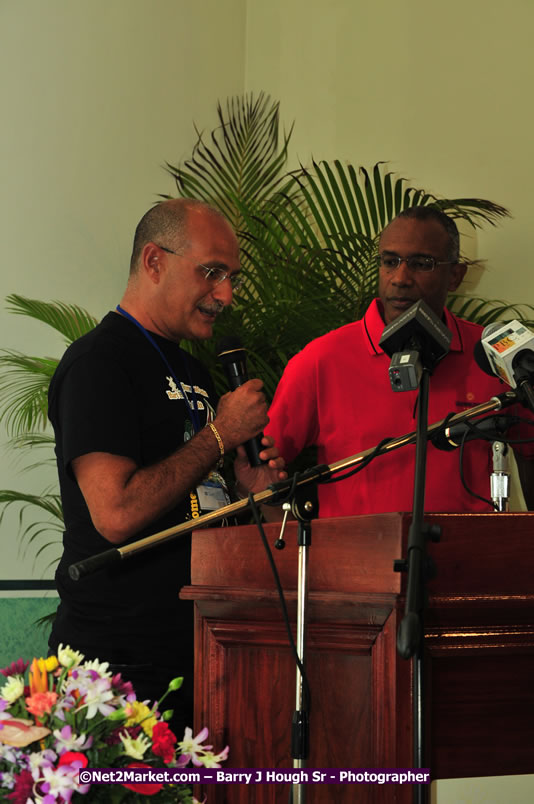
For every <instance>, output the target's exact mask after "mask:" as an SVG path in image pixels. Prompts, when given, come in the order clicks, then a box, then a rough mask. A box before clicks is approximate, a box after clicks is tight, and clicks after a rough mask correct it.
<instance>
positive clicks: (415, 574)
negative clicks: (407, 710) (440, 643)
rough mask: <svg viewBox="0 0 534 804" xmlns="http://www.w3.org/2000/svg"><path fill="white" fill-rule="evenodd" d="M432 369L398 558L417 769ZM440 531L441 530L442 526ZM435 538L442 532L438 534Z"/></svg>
mask: <svg viewBox="0 0 534 804" xmlns="http://www.w3.org/2000/svg"><path fill="white" fill-rule="evenodd" d="M429 387H430V369H429V368H428V367H427V366H423V370H422V373H421V380H420V385H419V397H418V407H417V430H416V442H415V450H416V451H415V478H414V495H413V516H412V522H411V525H410V530H409V535H408V552H407V557H406V559H404V560H400V561H396V562H395V564H394V569H395V570H396V571H397V572H407V573H408V579H407V585H406V603H405V612H404V618H403V619H402V621H401V623H400V626H399V630H398V633H397V651H398V652H399V654H400V655H401V656H402V658H403V659H410V658H413V664H412V691H413V699H412V706H413V724H414V733H413V759H414V767H415V768H424V767H425V761H424V757H425V729H424V678H423V657H424V626H423V607H424V601H425V581H426V578H427V574H428V564H427V562H428V557H427V556H426V540H427V538H428V537H429V535H430V528H429V527H428V525H426V523H425V522H424V506H425V480H426V454H427V445H428V437H427V429H428V428H427V420H428V396H429ZM438 531H439V529H438ZM434 540H435V541H438V540H439V535H437V538H436V534H434ZM413 801H414V802H415V804H425V802H427V801H428V785H422V784H419V785H414V788H413Z"/></svg>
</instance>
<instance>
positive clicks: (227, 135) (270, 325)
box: [0, 93, 532, 540]
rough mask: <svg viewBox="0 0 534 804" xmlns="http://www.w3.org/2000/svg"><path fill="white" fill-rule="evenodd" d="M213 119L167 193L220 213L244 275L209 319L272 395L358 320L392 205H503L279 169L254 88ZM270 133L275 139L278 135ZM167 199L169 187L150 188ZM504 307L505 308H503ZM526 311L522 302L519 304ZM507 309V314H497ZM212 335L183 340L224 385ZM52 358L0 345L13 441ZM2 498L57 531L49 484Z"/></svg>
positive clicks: (282, 144)
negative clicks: (293, 366) (319, 346)
mask: <svg viewBox="0 0 534 804" xmlns="http://www.w3.org/2000/svg"><path fill="white" fill-rule="evenodd" d="M217 114H218V117H219V125H218V126H217V128H216V129H215V130H214V131H213V132H212V133H211V136H210V137H209V139H206V138H205V137H204V135H203V133H201V132H198V131H197V136H198V139H197V143H196V145H195V147H194V149H193V153H192V156H191V158H190V159H189V160H187V161H185V163H184V164H183V165H179V166H174V165H172V164H170V163H166V170H167V171H168V172H169V173H170V174H171V175H172V176H173V178H174V180H175V182H176V187H177V192H178V195H179V196H181V197H195V198H200V199H202V200H204V201H206V202H208V203H210V204H212V205H213V206H215V207H216V208H218V209H220V210H221V212H223V214H225V215H226V216H227V218H228V219H229V220H230V221H231V222H232V224H233V226H234V228H235V230H236V232H237V235H238V238H239V241H240V246H241V255H242V271H243V274H244V276H245V283H244V285H243V287H242V289H241V290H240V292H239V294H236V298H235V301H234V304H233V306H232V308H231V309H230V310H228V311H227V312H226V314H225V315H224V316H221V317H220V319H219V321H218V323H217V331H216V334H217V336H218V337H220V336H222V335H226V334H230V333H231V334H234V333H236V332H237V333H240V334H241V336H242V338H243V341H244V342H245V344H246V346H247V349H248V352H249V357H250V362H251V369H250V373H251V374H255V375H257V376H261V377H262V379H263V380H264V383H265V387H266V391H267V395H268V396H269V397H270V396H272V394H273V392H274V389H275V387H276V384H277V382H278V380H279V378H280V376H281V373H282V371H283V369H284V367H285V365H286V363H287V361H288V360H289V358H290V357H292V356H293V355H294V354H295V353H296V352H298V351H299V350H300V349H302V347H303V346H304V345H305V344H306V343H308V342H309V341H310V340H312V339H313V338H315V337H317V336H319V335H322V334H323V333H325V332H327V331H328V330H330V329H333V328H335V327H338V326H341V325H342V324H345V323H348V322H349V321H352V320H354V318H356V317H359V316H360V315H361V314H362V313H363V312H364V310H365V309H366V307H367V306H368V304H369V302H370V300H371V299H372V298H373V297H374V296H375V295H376V283H377V271H376V251H377V239H378V236H379V234H380V231H381V230H382V229H383V228H384V226H385V225H386V224H387V223H388V222H389V221H390V220H391V219H392V218H393V217H394V216H395V215H396V214H398V213H399V212H400V211H401V210H402V209H405V208H406V207H408V206H413V205H416V204H433V205H434V206H437V207H438V208H440V209H442V210H443V211H445V212H447V213H448V214H449V215H451V216H452V217H455V218H461V219H465V220H467V221H469V222H470V223H471V224H472V225H473V226H475V227H478V226H481V225H483V224H485V223H486V224H490V225H495V224H496V223H497V221H499V220H500V219H501V218H502V217H503V216H506V215H507V214H508V213H507V210H506V209H504V208H503V207H501V206H499V205H498V204H494V203H492V202H490V201H485V200H483V199H476V198H467V199H466V198H463V199H462V198H459V199H439V198H437V197H436V196H434V195H432V194H431V193H428V192H426V191H424V190H422V189H418V188H414V187H411V186H410V184H409V182H408V181H407V180H406V179H404V178H402V177H400V176H397V175H395V174H393V173H391V172H388V171H387V170H386V167H385V165H384V164H383V163H377V164H376V165H375V166H374V167H373V168H371V169H370V170H367V169H365V168H360V169H356V168H354V167H353V166H352V165H350V164H348V165H344V164H342V163H341V162H340V161H339V160H335V161H333V162H331V163H330V162H324V161H322V162H313V164H312V166H311V167H310V168H306V167H304V166H300V167H299V168H298V169H296V170H293V171H288V170H287V159H288V145H289V141H290V137H291V129H290V130H289V132H288V133H284V135H283V136H282V137H280V135H279V104H278V103H277V102H272V101H271V100H270V99H269V97H268V96H266V95H264V94H263V93H261V94H260V95H259V96H258V97H257V98H254V97H253V96H246V97H243V98H233V99H231V100H229V101H228V102H227V104H226V106H225V107H224V108H223V106H222V105H221V104H218V106H217ZM280 140H281V141H280ZM161 197H162V198H168V197H169V196H161ZM452 304H453V305H454V308H455V310H456V311H458V312H460V314H462V313H463V314H464V316H465V317H469V318H471V319H474V318H476V317H478V318H479V319H480V320H481V322H482V323H488V321H489V320H491V317H492V316H493V320H495V319H496V318H502V317H506V314H507V313H508V312H509V311H510V308H509V307H507V306H506V305H503V303H501V302H495V303H488V302H485V301H484V300H475V299H464V298H462V297H460V296H457V297H455V298H453V299H452ZM8 305H9V308H8V309H10V311H11V312H13V313H15V314H21V315H26V316H30V317H32V318H36V319H38V320H40V321H42V322H43V323H45V324H48V325H49V326H52V327H53V328H54V329H56V330H57V331H59V332H60V333H61V334H62V335H63V337H64V339H65V341H66V343H67V344H68V343H70V342H72V341H73V340H74V339H75V338H77V337H79V336H80V335H82V334H83V333H84V332H86V331H88V330H89V329H90V328H91V327H93V326H94V325H95V323H96V321H95V319H94V318H93V317H92V316H91V315H89V314H88V313H86V312H85V311H84V310H82V309H81V308H79V307H78V306H77V305H67V304H63V303H60V302H50V303H48V302H41V301H36V300H31V299H25V298H22V297H21V296H16V295H13V296H10V297H8ZM511 312H512V316H511V317H514V316H516V313H517V311H516V309H515V308H512V310H511ZM531 312H532V308H531ZM508 317H510V315H508ZM218 337H216V338H215V339H213V341H210V342H198V343H190V344H188V345H186V348H189V349H190V350H191V351H192V352H193V353H195V354H196V355H197V356H198V357H199V358H200V359H201V360H202V361H203V362H204V363H206V364H207V365H208V367H209V368H210V370H211V371H212V373H213V375H214V378H215V381H216V384H217V385H218V388H219V390H220V391H221V392H224V391H225V390H226V384H225V380H224V377H223V375H222V372H220V369H219V366H218V364H217V361H216V358H215V347H214V344H215V343H216V341H217V339H218ZM56 365H57V360H55V359H52V358H38V357H28V356H26V355H22V354H20V353H18V352H8V351H4V352H3V354H2V355H1V356H0V419H3V420H4V422H5V423H6V425H7V427H8V432H10V434H11V436H12V438H13V439H16V441H14V443H17V444H19V445H21V444H22V445H26V447H32V448H33V447H35V446H36V445H37V444H38V443H39V444H43V445H45V446H46V445H49V444H50V443H51V438H50V437H49V436H48V435H47V434H46V433H43V430H44V428H45V425H46V395H47V389H48V383H49V380H50V377H51V375H52V373H53V371H54V369H55V366H56ZM0 503H3V504H4V510H5V507H7V506H10V505H13V504H15V503H18V504H19V505H20V506H22V507H21V514H20V516H21V517H22V516H23V514H24V510H25V506H27V505H34V506H35V505H36V506H38V507H39V508H40V509H41V510H42V511H46V513H47V515H50V514H51V515H52V517H53V518H55V522H54V523H52V524H50V523H44V524H43V523H42V522H37V523H32V524H30V525H28V526H26V527H25V528H24V529H23V535H24V536H25V537H27V538H29V539H30V540H34V539H36V538H37V537H38V536H42V535H43V532H44V531H45V530H46V529H47V528H48V529H49V530H56V531H57V530H60V529H61V508H60V504H59V498H58V495H57V494H56V493H53V492H52V491H50V490H47V491H46V492H45V493H43V494H42V495H35V496H34V495H24V494H22V493H19V492H16V491H9V490H8V491H0Z"/></svg>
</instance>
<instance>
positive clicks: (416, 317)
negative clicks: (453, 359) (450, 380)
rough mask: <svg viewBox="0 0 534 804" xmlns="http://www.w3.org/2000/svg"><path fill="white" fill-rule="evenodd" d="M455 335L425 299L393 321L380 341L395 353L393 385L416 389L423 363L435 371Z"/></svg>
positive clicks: (399, 387) (391, 367)
mask: <svg viewBox="0 0 534 804" xmlns="http://www.w3.org/2000/svg"><path fill="white" fill-rule="evenodd" d="M451 339H452V333H451V331H450V330H449V329H447V327H446V326H445V324H444V323H443V321H440V319H439V318H438V316H437V315H436V314H435V313H434V311H433V310H432V309H431V308H430V307H429V306H428V304H426V302H424V301H423V300H422V299H419V301H417V302H416V303H415V304H413V305H412V306H411V307H410V308H409V309H408V310H406V311H405V312H404V313H402V314H401V315H400V316H398V318H395V319H394V320H393V321H391V323H389V324H388V325H387V326H386V327H385V328H384V331H383V332H382V336H381V338H380V341H379V345H380V346H381V348H382V349H383V350H384V352H385V353H386V354H387V355H389V356H390V357H391V364H390V367H389V379H390V382H391V387H392V389H393V390H394V391H415V390H416V389H417V388H418V387H419V381H420V379H421V372H422V369H423V367H424V368H426V369H428V370H429V371H433V370H434V366H435V365H436V363H437V362H438V361H439V360H441V359H442V358H443V357H445V355H446V354H447V352H448V351H449V347H450V343H451ZM421 363H422V366H421Z"/></svg>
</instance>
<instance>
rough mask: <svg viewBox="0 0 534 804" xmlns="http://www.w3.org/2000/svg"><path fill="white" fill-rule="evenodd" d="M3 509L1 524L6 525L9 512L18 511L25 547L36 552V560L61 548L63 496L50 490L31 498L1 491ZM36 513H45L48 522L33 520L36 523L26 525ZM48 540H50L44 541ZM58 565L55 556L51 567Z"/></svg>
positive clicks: (21, 537) (0, 513)
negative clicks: (31, 515)
mask: <svg viewBox="0 0 534 804" xmlns="http://www.w3.org/2000/svg"><path fill="white" fill-rule="evenodd" d="M0 506H2V511H1V512H0V524H2V521H3V519H4V515H5V514H6V512H7V510H8V508H10V507H12V506H16V507H18V509H19V514H18V532H19V536H20V539H21V544H23V545H25V547H26V549H29V548H32V549H33V550H34V557H35V558H38V557H39V556H40V555H41V554H42V553H43V552H44V551H46V550H49V549H50V548H54V549H56V550H57V548H58V547H59V546H60V545H61V534H62V532H63V511H62V508H61V499H60V496H59V494H56V493H53V492H51V491H50V490H46V491H44V492H43V493H42V494H27V493H25V492H21V491H14V490H12V489H0ZM36 509H37V510H38V511H41V512H42V513H45V514H46V515H47V518H46V519H44V520H35V519H33V518H32V521H31V522H30V523H28V524H26V518H27V514H28V512H35V510H36ZM45 538H46V540H45V541H43V539H45ZM56 561H57V556H56V555H54V557H53V559H52V560H51V561H50V564H49V565H48V566H52V565H53V564H55V563H56Z"/></svg>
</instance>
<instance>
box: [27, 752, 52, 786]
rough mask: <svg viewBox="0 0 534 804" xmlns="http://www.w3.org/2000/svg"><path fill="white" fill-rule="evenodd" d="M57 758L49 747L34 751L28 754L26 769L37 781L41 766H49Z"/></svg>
mask: <svg viewBox="0 0 534 804" xmlns="http://www.w3.org/2000/svg"><path fill="white" fill-rule="evenodd" d="M56 759H57V754H56V753H55V751H52V749H51V748H45V750H44V751H35V752H32V753H30V754H28V770H29V771H30V773H31V775H32V776H33V778H34V779H35V781H37V779H39V777H40V776H41V774H42V771H43V768H45V767H48V768H51V767H52V766H53V764H54V762H55V761H56Z"/></svg>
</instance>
